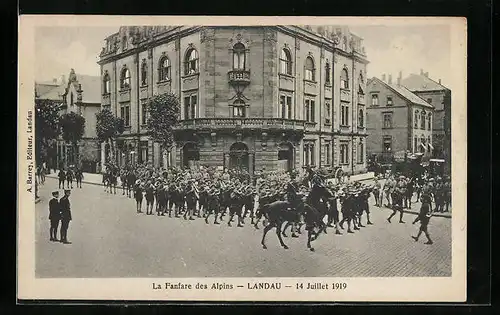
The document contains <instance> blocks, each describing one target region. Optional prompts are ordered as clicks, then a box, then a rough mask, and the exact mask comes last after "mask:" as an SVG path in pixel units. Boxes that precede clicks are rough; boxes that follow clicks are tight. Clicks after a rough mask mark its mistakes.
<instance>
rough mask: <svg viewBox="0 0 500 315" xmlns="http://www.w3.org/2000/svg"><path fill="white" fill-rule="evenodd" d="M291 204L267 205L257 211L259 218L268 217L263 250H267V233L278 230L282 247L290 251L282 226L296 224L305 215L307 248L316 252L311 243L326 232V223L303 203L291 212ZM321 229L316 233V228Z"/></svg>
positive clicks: (281, 202) (278, 202)
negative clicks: (284, 239)
mask: <svg viewBox="0 0 500 315" xmlns="http://www.w3.org/2000/svg"><path fill="white" fill-rule="evenodd" d="M289 209H290V203H289V202H288V201H275V202H272V203H268V204H265V205H263V206H259V208H258V209H257V216H258V217H259V218H260V217H262V216H266V217H267V218H268V222H269V224H268V225H267V226H266V227H265V228H264V233H263V235H262V240H261V244H262V248H263V249H267V246H266V244H265V238H266V235H267V232H269V231H270V230H272V229H273V228H276V235H277V236H278V240H279V242H280V244H281V246H282V247H283V248H284V249H288V246H287V245H286V244H285V243H284V242H283V238H282V237H281V226H282V225H283V222H285V221H287V222H290V221H293V222H296V221H298V220H299V218H300V216H301V215H303V216H304V219H305V222H306V230H307V231H308V235H307V248H309V250H311V251H314V248H313V247H311V241H314V240H315V239H317V238H318V236H319V234H320V233H321V231H323V230H324V227H323V226H324V225H325V224H324V222H323V221H322V219H321V218H322V217H321V214H320V213H319V212H318V211H317V210H316V209H314V208H313V207H311V206H310V205H308V204H306V203H304V202H301V203H300V204H299V206H298V209H296V210H289ZM317 227H319V230H318V231H314V229H315V228H317Z"/></svg>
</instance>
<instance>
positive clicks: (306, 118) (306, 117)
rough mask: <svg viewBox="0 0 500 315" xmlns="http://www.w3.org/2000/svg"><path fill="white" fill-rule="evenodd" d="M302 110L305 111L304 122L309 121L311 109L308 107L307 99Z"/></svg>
mask: <svg viewBox="0 0 500 315" xmlns="http://www.w3.org/2000/svg"><path fill="white" fill-rule="evenodd" d="M304 110H305V112H304V116H305V117H304V118H305V120H306V121H310V117H309V115H310V113H311V107H310V104H309V100H307V99H306V100H305V105H304Z"/></svg>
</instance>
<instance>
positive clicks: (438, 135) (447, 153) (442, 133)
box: [401, 70, 452, 171]
mask: <svg viewBox="0 0 500 315" xmlns="http://www.w3.org/2000/svg"><path fill="white" fill-rule="evenodd" d="M401 84H402V85H404V86H405V87H406V88H407V89H409V90H410V91H412V92H413V93H415V94H416V95H418V96H420V97H421V98H422V99H424V100H426V101H427V102H428V103H430V104H432V105H433V106H434V120H433V125H432V129H433V138H434V141H433V145H434V152H433V155H434V157H436V158H442V159H444V160H445V169H446V171H449V170H450V166H451V156H452V154H451V90H450V89H449V88H447V87H445V86H443V85H442V84H441V79H439V80H438V82H436V81H434V80H432V79H431V78H429V73H428V72H424V71H423V70H420V74H410V75H409V76H408V77H406V78H404V79H402V80H401Z"/></svg>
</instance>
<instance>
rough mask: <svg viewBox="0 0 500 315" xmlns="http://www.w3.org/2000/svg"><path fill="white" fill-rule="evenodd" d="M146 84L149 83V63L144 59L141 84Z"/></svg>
mask: <svg viewBox="0 0 500 315" xmlns="http://www.w3.org/2000/svg"><path fill="white" fill-rule="evenodd" d="M146 84H148V64H147V63H146V60H144V61H143V62H142V65H141V85H146Z"/></svg>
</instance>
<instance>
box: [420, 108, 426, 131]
mask: <svg viewBox="0 0 500 315" xmlns="http://www.w3.org/2000/svg"><path fill="white" fill-rule="evenodd" d="M420 129H424V130H425V112H424V111H422V113H421V114H420Z"/></svg>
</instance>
